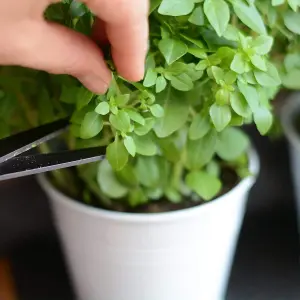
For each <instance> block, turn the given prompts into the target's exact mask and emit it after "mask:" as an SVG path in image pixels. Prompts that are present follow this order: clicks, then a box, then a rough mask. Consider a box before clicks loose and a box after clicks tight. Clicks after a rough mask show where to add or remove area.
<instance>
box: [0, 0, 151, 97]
mask: <svg viewBox="0 0 300 300" xmlns="http://www.w3.org/2000/svg"><path fill="white" fill-rule="evenodd" d="M53 2H55V1H53V0H52V1H51V0H22V1H19V0H9V1H6V0H0V65H19V66H23V67H29V68H34V69H38V70H45V71H47V72H49V73H53V74H69V75H72V76H74V77H77V78H78V79H79V80H80V81H81V82H82V83H83V84H84V85H85V86H86V87H87V88H89V89H90V90H92V91H94V92H96V93H103V92H105V91H106V89H107V87H108V85H109V82H110V79H111V73H110V71H109V70H108V68H107V66H106V63H105V61H104V60H103V55H102V52H101V50H100V48H99V47H98V46H97V45H96V43H95V42H94V41H93V40H92V39H89V38H88V37H86V36H84V35H82V34H80V33H77V32H75V31H73V30H71V29H68V28H66V27H64V26H61V25H59V24H53V23H49V22H47V21H45V20H44V18H43V13H44V11H45V9H46V8H47V6H48V5H49V4H51V3H53ZM56 2H58V1H56ZM85 3H86V4H87V6H88V7H89V8H90V9H91V10H92V11H93V13H94V14H96V15H97V17H98V19H97V20H96V22H95V25H94V28H93V31H94V37H95V38H96V40H98V41H100V42H103V40H106V39H107V40H108V42H109V43H110V44H111V49H112V56H113V60H114V63H115V65H116V68H117V70H118V72H119V74H120V75H121V76H123V77H124V78H126V79H128V80H131V81H138V80H140V79H142V77H143V75H144V59H145V55H146V51H147V39H148V20H147V15H148V0H86V1H85Z"/></svg>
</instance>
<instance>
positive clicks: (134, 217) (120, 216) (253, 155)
mask: <svg viewBox="0 0 300 300" xmlns="http://www.w3.org/2000/svg"><path fill="white" fill-rule="evenodd" d="M248 153H249V154H248V157H249V169H250V172H251V173H252V175H250V176H248V177H246V178H244V179H242V180H241V181H240V182H239V183H238V184H237V185H236V186H235V187H234V188H232V189H231V190H230V191H229V192H227V193H226V194H223V195H222V196H220V197H218V198H216V199H214V200H212V201H208V202H206V203H203V204H201V205H198V206H194V207H190V208H184V209H181V210H176V211H170V212H159V213H130V212H118V211H110V210H106V209H102V208H97V207H92V206H89V205H87V204H85V203H82V202H79V201H74V199H72V198H71V197H69V196H67V195H65V194H63V193H62V192H61V191H59V190H58V189H57V188H55V187H54V186H53V185H52V184H51V183H50V181H49V180H48V179H47V177H46V176H45V174H39V175H37V179H38V182H39V183H40V185H41V186H42V188H43V189H44V191H51V192H52V194H53V195H54V197H51V198H53V199H54V201H56V202H59V203H61V204H63V205H64V206H66V207H69V208H70V209H73V210H76V211H77V212H80V213H84V214H87V215H90V216H91V217H103V218H106V219H110V220H115V221H119V222H120V221H121V222H122V221H123V222H128V221H130V222H135V223H136V222H138V223H152V222H162V221H163V222H166V221H173V220H178V219H182V218H189V217H191V216H192V215H195V214H199V210H201V213H205V212H206V210H209V209H210V208H212V207H213V206H215V205H216V204H218V203H220V202H222V200H223V201H226V198H228V197H230V196H233V195H234V194H235V193H237V192H238V191H240V190H249V189H250V188H251V187H252V186H253V184H254V183H255V181H256V178H257V175H258V172H259V169H260V162H259V157H258V154H257V152H256V151H255V150H254V149H253V148H251V149H250V150H249V151H248ZM47 194H48V196H49V192H47Z"/></svg>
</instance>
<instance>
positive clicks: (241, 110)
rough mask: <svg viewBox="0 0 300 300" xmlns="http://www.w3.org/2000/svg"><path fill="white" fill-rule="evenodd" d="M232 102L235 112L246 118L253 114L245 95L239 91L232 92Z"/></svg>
mask: <svg viewBox="0 0 300 300" xmlns="http://www.w3.org/2000/svg"><path fill="white" fill-rule="evenodd" d="M230 104H231V107H232V109H233V111H234V112H235V113H237V114H238V115H239V116H242V117H244V118H248V117H249V115H250V114H251V111H250V109H249V106H248V103H247V101H246V99H245V97H244V96H243V95H242V94H241V93H240V92H238V91H235V92H233V93H231V95H230Z"/></svg>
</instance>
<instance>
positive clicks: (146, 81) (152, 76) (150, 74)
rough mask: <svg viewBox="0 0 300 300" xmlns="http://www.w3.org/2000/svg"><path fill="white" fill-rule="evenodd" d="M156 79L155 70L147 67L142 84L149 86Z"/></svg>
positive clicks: (153, 83)
mask: <svg viewBox="0 0 300 300" xmlns="http://www.w3.org/2000/svg"><path fill="white" fill-rule="evenodd" d="M156 79H157V72H156V71H155V70H154V69H148V71H147V73H146V76H145V79H144V82H143V85H144V86H145V87H151V86H153V85H155V83H156Z"/></svg>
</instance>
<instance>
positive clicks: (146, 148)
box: [133, 134, 157, 156]
mask: <svg viewBox="0 0 300 300" xmlns="http://www.w3.org/2000/svg"><path fill="white" fill-rule="evenodd" d="M133 140H134V143H135V146H136V152H137V153H139V154H141V155H145V156H153V155H155V154H156V152H157V147H156V144H155V143H154V141H153V139H152V136H151V135H148V134H147V135H143V136H138V135H133Z"/></svg>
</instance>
